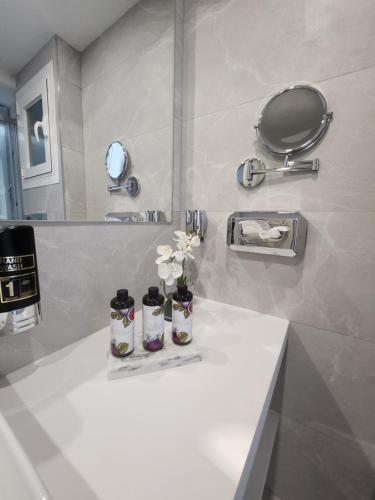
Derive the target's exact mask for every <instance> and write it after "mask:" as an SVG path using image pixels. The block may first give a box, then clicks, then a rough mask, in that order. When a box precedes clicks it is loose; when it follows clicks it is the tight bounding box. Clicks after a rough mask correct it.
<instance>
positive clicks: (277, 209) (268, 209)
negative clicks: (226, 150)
mask: <svg viewBox="0 0 375 500" xmlns="http://www.w3.org/2000/svg"><path fill="white" fill-rule="evenodd" d="M141 135H143V134H141ZM280 161H282V160H280ZM187 168H189V169H192V168H196V167H194V166H189V167H187ZM236 168H237V167H233V180H235V174H236ZM244 201H246V200H244ZM185 205H187V204H186V203H185ZM188 205H189V206H186V208H190V205H191V203H190V204H188ZM201 209H202V210H205V211H206V212H207V214H210V213H211V214H219V215H222V214H226V215H228V216H229V215H230V214H232V213H233V212H285V211H286V209H285V207H262V206H256V207H252V208H250V209H246V210H244V208H237V207H234V208H231V209H229V210H211V209H210V208H203V207H201ZM287 211H288V212H300V213H301V214H309V213H310V214H315V215H316V214H342V213H345V214H346V215H347V214H353V215H354V214H355V215H358V214H363V215H366V214H369V215H372V214H374V213H375V208H374V209H373V210H362V209H358V210H355V209H353V208H352V207H350V208H348V209H347V210H345V209H344V208H343V209H340V210H338V209H337V208H335V209H334V210H332V209H331V210H328V209H327V210H323V209H314V208H303V207H297V208H296V207H290V208H289V209H288V210H287ZM360 253H361V252H359V254H360ZM362 253H363V254H366V253H367V252H362Z"/></svg>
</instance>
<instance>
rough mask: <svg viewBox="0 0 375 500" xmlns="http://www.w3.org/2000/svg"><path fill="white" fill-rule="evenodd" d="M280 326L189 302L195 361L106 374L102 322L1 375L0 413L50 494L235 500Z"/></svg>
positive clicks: (258, 425)
mask: <svg viewBox="0 0 375 500" xmlns="http://www.w3.org/2000/svg"><path fill="white" fill-rule="evenodd" d="M140 319H141V317H140V314H139V313H137V316H136V321H137V323H138V327H139V326H140ZM287 327H288V321H287V320H283V319H279V318H276V317H272V316H267V315H264V314H260V313H257V312H254V311H250V310H246V309H241V308H236V307H233V306H230V305H226V304H221V303H218V302H214V301H211V300H207V299H197V300H196V301H195V314H194V331H193V333H194V335H195V339H196V341H197V343H198V344H199V346H200V347H201V350H202V353H203V361H202V362H199V363H195V364H191V365H186V366H182V367H177V368H172V369H167V370H163V371H158V372H154V373H148V374H143V375H138V376H135V377H130V378H123V379H118V380H108V378H107V351H108V345H109V328H105V329H103V330H101V331H99V332H97V333H95V334H93V335H91V336H89V337H87V338H85V339H83V340H81V341H79V342H76V343H74V344H72V345H70V346H68V347H66V348H64V349H61V350H60V351H58V352H56V353H53V354H51V355H49V356H47V357H46V358H43V359H42V360H40V361H38V362H35V363H33V364H32V365H28V366H26V367H25V368H22V369H20V370H17V371H16V372H13V373H12V374H10V375H9V376H8V377H7V380H8V382H9V385H8V386H5V387H1V388H0V411H1V413H2V414H3V415H4V416H5V418H6V419H7V421H8V423H9V425H10V426H11V428H12V429H13V431H14V433H15V435H16V436H17V437H18V439H19V441H20V442H21V444H22V446H23V447H24V449H25V451H26V452H27V454H28V455H29V457H30V458H31V460H32V462H33V464H34V465H35V467H36V468H37V470H38V472H39V474H40V476H41V478H42V480H43V481H44V483H45V485H46V486H47V489H48V490H49V491H50V493H51V496H52V498H53V500H66V499H72V500H151V499H154V500H192V499H194V500H232V499H234V498H236V499H239V498H243V492H244V489H245V486H246V482H247V479H248V477H249V474H251V471H252V470H253V469H254V467H255V465H254V464H255V461H256V454H257V450H258V448H259V447H260V445H259V443H260V441H261V436H262V431H263V427H264V425H265V422H266V419H267V417H268V415H269V412H268V408H269V404H270V400H271V396H272V393H273V389H274V385H275V381H276V378H277V375H278V371H279V367H280V363H281V361H282V357H283V354H284V350H285V345H286V334H287ZM181 349H183V347H182V348H181Z"/></svg>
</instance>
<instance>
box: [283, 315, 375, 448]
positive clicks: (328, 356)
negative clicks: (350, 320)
mask: <svg viewBox="0 0 375 500" xmlns="http://www.w3.org/2000/svg"><path fill="white" fill-rule="evenodd" d="M374 367H375V343H373V342H367V341H362V340H359V339H356V338H353V337H347V336H344V335H339V334H335V333H332V332H328V331H325V330H318V329H316V328H312V327H308V326H305V325H302V324H298V323H292V325H291V327H290V328H289V336H288V347H287V354H286V359H285V366H284V369H283V370H282V372H281V374H280V377H279V380H278V384H277V388H276V390H275V395H274V400H273V407H274V408H275V409H277V410H278V411H280V412H281V413H282V414H284V415H286V416H288V417H290V418H293V419H294V420H297V421H299V422H300V423H302V424H304V425H305V426H306V427H309V428H311V429H312V430H315V431H319V432H323V433H326V434H329V435H331V436H332V437H336V438H337V439H341V438H342V437H344V438H345V439H346V438H347V437H348V436H349V437H352V438H354V437H355V438H356V439H359V440H362V441H366V442H368V443H371V444H372V445H373V446H375V423H374V420H373V418H371V415H374V414H375V394H374V380H375V368H374ZM312 402H313V404H312Z"/></svg>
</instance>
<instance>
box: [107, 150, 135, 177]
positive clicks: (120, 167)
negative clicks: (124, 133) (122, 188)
mask: <svg viewBox="0 0 375 500" xmlns="http://www.w3.org/2000/svg"><path fill="white" fill-rule="evenodd" d="M128 163H129V156H128V153H127V151H126V149H125V148H124V146H123V145H122V144H121V142H118V141H116V142H112V144H111V145H110V146H109V148H108V151H107V156H106V160H105V165H106V167H107V173H108V175H109V176H110V178H111V179H113V180H114V181H118V180H120V179H121V178H122V177H123V176H124V175H125V172H126V170H127V168H128Z"/></svg>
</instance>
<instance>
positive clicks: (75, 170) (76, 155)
mask: <svg viewBox="0 0 375 500" xmlns="http://www.w3.org/2000/svg"><path fill="white" fill-rule="evenodd" d="M62 157H63V164H64V200H65V216H66V219H67V220H69V221H85V220H86V217H87V213H86V183H85V165H84V160H83V153H80V152H78V151H74V150H72V149H69V148H65V147H63V150H62Z"/></svg>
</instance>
